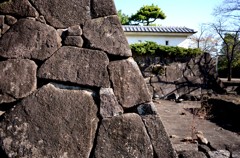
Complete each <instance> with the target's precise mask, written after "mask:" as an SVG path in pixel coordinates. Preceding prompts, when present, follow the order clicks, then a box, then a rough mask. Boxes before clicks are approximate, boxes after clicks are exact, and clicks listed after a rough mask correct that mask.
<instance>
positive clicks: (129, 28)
mask: <svg viewBox="0 0 240 158" xmlns="http://www.w3.org/2000/svg"><path fill="white" fill-rule="evenodd" d="M122 27H123V30H124V32H153V33H196V31H194V30H193V29H189V28H187V27H166V26H139V25H122Z"/></svg>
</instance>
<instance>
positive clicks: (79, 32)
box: [67, 25, 82, 36]
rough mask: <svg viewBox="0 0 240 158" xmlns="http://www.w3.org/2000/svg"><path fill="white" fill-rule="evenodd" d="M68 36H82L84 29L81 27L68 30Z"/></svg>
mask: <svg viewBox="0 0 240 158" xmlns="http://www.w3.org/2000/svg"><path fill="white" fill-rule="evenodd" d="M67 34H68V36H81V35H82V29H81V27H80V26H79V25H74V26H71V27H69V28H68V29H67Z"/></svg>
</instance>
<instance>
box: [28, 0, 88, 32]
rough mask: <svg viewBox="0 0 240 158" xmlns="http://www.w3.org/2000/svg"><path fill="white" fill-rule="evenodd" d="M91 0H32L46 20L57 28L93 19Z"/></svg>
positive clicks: (80, 23)
mask: <svg viewBox="0 0 240 158" xmlns="http://www.w3.org/2000/svg"><path fill="white" fill-rule="evenodd" d="M90 1H91V0H81V1H79V0H77V1H76V0H68V1H67V2H66V1H65V0H57V1H56V0H48V1H41V0H30V2H31V3H32V4H33V5H34V6H35V7H36V9H37V10H39V12H40V13H41V14H42V15H43V16H44V17H45V19H46V21H47V22H48V23H49V24H50V25H51V26H53V27H55V28H67V27H69V26H73V25H82V24H84V22H85V21H86V20H87V19H91V12H90V10H91V8H90V7H91V6H90V5H91V2H90Z"/></svg>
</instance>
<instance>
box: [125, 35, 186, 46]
mask: <svg viewBox="0 0 240 158" xmlns="http://www.w3.org/2000/svg"><path fill="white" fill-rule="evenodd" d="M125 35H126V37H127V40H128V43H129V44H133V43H138V42H145V41H153V42H156V43H158V44H160V45H166V44H167V43H166V41H168V45H169V46H179V47H184V48H188V47H189V46H190V43H189V40H188V39H187V36H168V35H159V36H156V35H155V36H153V35H136V34H125Z"/></svg>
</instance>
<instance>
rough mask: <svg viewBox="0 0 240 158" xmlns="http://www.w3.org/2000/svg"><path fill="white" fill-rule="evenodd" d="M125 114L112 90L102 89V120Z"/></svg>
mask: <svg viewBox="0 0 240 158" xmlns="http://www.w3.org/2000/svg"><path fill="white" fill-rule="evenodd" d="M121 114H123V108H122V107H121V105H120V104H119V103H118V102H117V98H116V96H115V95H114V93H113V89H112V88H101V89H100V115H101V116H102V118H107V117H113V116H117V115H121Z"/></svg>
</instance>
